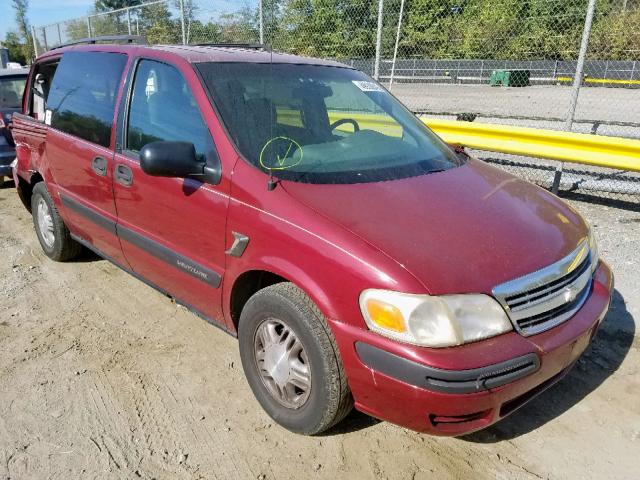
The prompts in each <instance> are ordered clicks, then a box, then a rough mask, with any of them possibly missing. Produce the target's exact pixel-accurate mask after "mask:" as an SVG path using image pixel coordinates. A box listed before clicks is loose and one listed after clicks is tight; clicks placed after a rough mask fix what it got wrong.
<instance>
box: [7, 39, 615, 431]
mask: <svg viewBox="0 0 640 480" xmlns="http://www.w3.org/2000/svg"><path fill="white" fill-rule="evenodd" d="M13 125H14V126H13V135H14V138H15V141H16V146H17V162H16V164H15V167H14V173H13V175H14V180H15V183H16V186H17V189H18V193H19V195H20V197H21V199H22V200H23V202H24V204H25V206H26V207H27V208H28V209H29V210H30V211H31V212H32V214H33V219H34V225H35V230H36V233H37V236H38V239H39V241H40V244H41V245H42V248H43V250H44V252H45V253H46V254H47V255H48V256H49V257H50V258H52V259H53V260H57V261H64V260H70V259H72V258H73V257H74V256H75V255H77V254H78V253H79V252H80V250H81V248H82V247H83V246H84V247H86V248H89V249H91V250H93V251H94V252H96V253H98V254H99V255H101V256H102V257H104V258H106V259H108V260H110V261H111V262H113V263H114V264H116V265H117V266H119V267H121V268H122V269H123V270H126V271H127V272H130V273H131V274H133V275H135V276H136V277H138V278H140V279H141V280H143V281H144V282H146V283H148V284H149V285H151V286H153V287H154V288H156V289H158V290H160V291H161V292H163V293H165V294H167V295H169V296H171V297H173V298H175V300H176V301H177V302H179V303H181V304H183V305H185V306H186V307H187V308H189V309H191V310H192V311H193V312H195V313H196V314H198V315H200V316H202V317H203V318H205V319H206V320H208V321H210V322H211V323H213V324H214V325H216V326H218V327H220V328H222V329H223V330H225V331H227V332H228V333H230V334H231V335H234V336H237V337H238V340H239V348H240V356H241V358H242V364H243V367H244V371H245V374H246V377H247V380H248V382H249V385H250V386H251V388H252V390H253V392H254V394H255V396H256V398H257V399H258V401H259V402H260V404H261V405H262V407H263V408H264V410H265V411H266V412H267V413H268V414H269V415H270V416H271V417H272V418H273V419H274V420H275V421H276V422H278V423H279V424H281V425H282V426H284V427H285V428H287V429H289V430H291V431H294V432H298V433H303V434H317V433H319V432H322V431H325V430H327V429H328V428H330V427H332V426H333V425H335V424H336V423H338V422H339V421H340V420H341V419H343V418H344V417H345V415H347V413H348V412H349V411H350V410H351V408H352V407H353V406H355V407H356V408H357V409H358V410H360V411H362V412H365V413H367V414H369V415H372V416H374V417H378V418H381V419H384V420H388V421H390V422H394V423H396V424H399V425H402V426H405V427H408V428H411V429H414V430H417V431H421V432H428V433H431V434H436V435H461V434H465V433H468V432H471V431H474V430H478V429H480V428H483V427H486V426H488V425H491V424H492V423H494V422H496V421H498V420H499V419H501V418H503V417H505V416H506V415H508V414H509V413H511V412H513V411H514V410H515V409H517V408H518V407H520V406H522V405H523V404H524V403H526V402H527V401H528V400H530V399H531V398H533V397H534V396H535V395H536V394H538V393H540V392H541V391H543V390H544V389H545V388H547V387H548V386H550V385H552V384H553V383H555V382H557V381H558V380H559V379H561V378H562V377H563V376H564V375H565V374H566V372H567V371H568V370H569V369H570V368H571V366H572V365H573V364H574V362H575V361H576V359H577V358H578V357H579V356H580V354H581V353H582V352H583V351H584V350H585V348H586V347H587V345H588V344H589V342H590V341H591V339H592V338H593V336H594V335H595V333H596V330H597V329H598V326H599V325H600V322H601V321H602V319H603V317H604V316H605V313H606V312H607V308H608V306H609V301H610V296H611V292H612V284H613V278H612V274H611V271H610V270H609V267H608V266H607V265H606V264H605V263H604V262H602V261H601V260H599V258H598V253H597V248H596V243H595V240H594V238H593V234H592V232H591V230H590V228H589V226H588V225H587V224H586V223H585V221H584V220H583V219H582V218H581V217H580V215H579V214H578V213H577V212H576V211H575V210H573V209H572V208H571V207H570V206H568V205H567V204H565V203H564V202H562V201H561V200H559V199H558V198H557V197H555V196H554V195H551V194H550V193H548V192H547V191H545V190H543V189H541V188H538V187H536V186H534V185H531V184H529V183H527V182H524V181H522V180H520V179H518V178H516V177H513V176H511V175H509V174H507V173H505V172H503V171H501V170H499V169H496V168H494V167H492V166H489V165H487V164H485V163H483V162H481V161H478V160H475V159H473V158H469V157H468V156H467V155H466V154H464V153H463V152H461V151H458V150H454V149H452V148H450V147H449V146H448V145H446V144H445V143H444V142H443V141H442V140H440V139H439V138H438V137H437V136H436V135H434V133H433V132H431V131H430V130H429V129H428V128H427V127H426V126H425V125H424V124H423V123H422V122H421V121H420V120H419V119H417V118H416V117H415V116H414V115H413V114H412V113H411V112H410V111H408V110H407V109H406V108H405V107H404V106H403V105H402V104H401V103H400V102H398V101H397V100H396V99H395V98H394V97H393V96H391V95H390V94H389V93H388V92H387V91H386V90H385V89H384V88H382V87H381V86H380V85H379V84H378V83H376V82H375V81H373V80H372V79H371V78H369V77H368V76H367V75H365V74H363V73H361V72H359V71H357V70H354V69H353V68H350V67H347V66H345V65H342V64H339V63H336V62H331V61H325V60H317V59H312V58H303V57H298V56H292V55H285V54H280V53H275V52H271V51H269V50H267V49H263V48H259V47H252V46H248V45H247V46H237V45H236V46H220V45H208V46H146V45H137V44H129V45H115V44H88V45H73V46H67V47H64V48H58V49H55V50H53V51H50V52H48V53H46V54H45V55H43V56H42V57H40V58H39V59H38V60H37V61H36V62H35V64H34V65H33V66H32V68H31V72H30V75H29V80H28V84H27V93H26V94H25V96H24V100H23V112H22V114H16V115H15V116H14V123H13ZM213 348H215V347H213Z"/></svg>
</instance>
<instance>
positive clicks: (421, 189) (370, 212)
mask: <svg viewBox="0 0 640 480" xmlns="http://www.w3.org/2000/svg"><path fill="white" fill-rule="evenodd" d="M282 184H283V187H284V188H285V190H286V191H287V192H288V194H289V195H291V196H292V197H293V198H295V199H296V200H298V201H299V202H301V203H303V204H305V205H306V206H308V207H310V208H312V209H313V210H315V211H316V212H318V213H320V214H321V215H324V216H326V217H328V218H329V219H331V220H333V221H334V222H336V223H338V224H339V225H341V226H342V227H344V228H346V229H348V230H350V231H351V232H352V233H354V234H355V235H358V236H359V237H361V238H362V239H363V240H364V241H366V242H368V243H370V244H372V245H373V246H375V247H376V248H378V249H379V250H381V251H382V252H384V253H385V254H386V255H388V256H390V257H391V258H393V259H394V260H395V261H396V262H398V263H399V264H401V265H402V266H403V267H404V268H406V269H407V270H408V271H409V272H410V273H411V274H413V275H414V276H415V277H416V278H417V279H418V280H419V281H420V282H421V283H422V284H423V285H424V286H425V288H426V289H427V291H429V292H430V293H431V294H434V295H437V294H446V293H491V290H492V288H493V287H495V286H496V285H498V284H500V283H502V282H505V281H507V280H512V279H514V278H517V277H520V276H522V275H525V274H527V273H531V272H534V271H536V270H538V269H540V268H542V267H545V266H547V265H550V264H552V263H554V262H555V261H557V260H559V259H561V258H562V257H564V256H566V255H568V254H569V253H570V252H571V251H572V250H574V249H575V248H576V246H577V245H578V243H579V241H580V240H581V239H583V238H584V237H585V236H586V233H587V228H586V225H585V223H584V221H583V220H582V218H581V217H580V215H579V214H578V213H577V212H576V211H575V210H573V209H572V208H571V207H570V206H569V205H567V204H566V203H564V202H563V201H561V200H560V199H559V198H557V197H556V196H554V195H552V194H550V193H548V192H547V191H545V190H543V189H541V188H539V187H537V186H535V185H532V184H530V183H528V182H525V181H523V180H520V179H518V178H516V177H514V176H512V175H510V174H508V173H506V172H504V171H502V170H499V169H497V168H495V167H492V166H490V165H488V164H486V163H484V162H481V161H479V160H470V161H468V162H467V163H466V164H464V165H463V166H460V167H457V168H453V169H450V170H447V171H444V172H439V173H432V174H428V175H421V176H417V177H412V178H406V179H401V180H393V181H387V182H376V183H362V184H349V185H317V184H306V183H296V182H282Z"/></svg>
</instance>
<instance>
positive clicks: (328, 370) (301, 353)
mask: <svg viewBox="0 0 640 480" xmlns="http://www.w3.org/2000/svg"><path fill="white" fill-rule="evenodd" d="M238 340H239V344H240V357H241V359H242V366H243V368H244V372H245V375H246V377H247V380H248V382H249V385H250V386H251V389H252V390H253V393H254V395H255V396H256V398H257V399H258V401H259V402H260V404H261V405H262V408H264V410H265V411H266V412H267V413H268V414H269V415H270V416H271V417H272V418H273V419H274V420H275V421H276V422H278V423H279V424H280V425H282V426H283V427H285V428H287V429H289V430H291V431H293V432H296V433H302V434H306V435H314V434H317V433H321V432H323V431H325V430H327V429H329V428H331V427H332V426H334V425H335V424H336V423H338V422H339V421H340V420H342V419H343V418H344V417H345V416H346V415H347V414H348V413H349V412H350V411H351V408H352V406H353V400H352V397H351V392H350V390H349V387H348V385H347V381H346V376H345V373H344V368H343V366H342V361H341V360H340V355H339V352H338V348H337V346H336V343H335V339H334V338H333V334H332V333H331V330H330V329H329V326H328V325H327V322H326V320H325V318H324V316H323V315H322V313H321V312H320V311H319V309H318V307H316V305H315V304H314V303H313V302H312V301H311V299H309V297H307V296H306V295H305V293H304V292H303V291H302V290H300V289H299V288H298V287H296V286H295V285H293V284H291V283H279V284H276V285H272V286H270V287H267V288H264V289H263V290H260V291H259V292H257V293H256V294H255V295H254V296H253V297H251V298H250V299H249V301H248V302H247V304H246V305H245V307H244V308H243V310H242V314H241V316H240V325H239V329H238Z"/></svg>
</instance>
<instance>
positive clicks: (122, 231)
mask: <svg viewBox="0 0 640 480" xmlns="http://www.w3.org/2000/svg"><path fill="white" fill-rule="evenodd" d="M132 82H133V84H132V85H131V87H130V89H129V90H130V93H129V98H128V111H126V112H124V114H123V115H121V118H122V120H121V125H122V129H123V135H122V137H120V135H119V136H118V138H119V141H122V142H123V145H122V149H121V151H119V152H116V156H115V166H114V192H115V201H116V207H117V211H118V227H117V229H118V235H119V237H120V240H121V243H122V248H123V251H124V254H125V256H126V258H127V260H128V262H129V264H130V265H131V268H132V269H133V270H134V272H135V273H137V274H138V275H140V276H141V277H143V278H144V279H146V280H147V281H149V282H150V283H151V284H153V285H154V286H155V287H157V288H160V289H161V290H163V291H165V292H167V293H169V294H170V295H172V296H173V297H175V298H176V300H178V301H179V302H180V303H183V304H185V305H187V306H188V307H190V308H191V309H193V310H195V311H197V312H200V313H201V314H204V315H205V316H206V317H208V318H210V319H215V320H218V321H222V319H223V316H222V309H221V290H222V289H221V288H220V286H221V281H222V275H223V271H224V262H225V253H224V245H225V221H226V213H227V205H228V201H229V197H228V183H226V181H225V180H222V182H221V183H220V184H218V185H210V184H205V183H202V182H200V181H198V180H194V179H183V178H161V177H152V176H149V175H147V174H145V173H144V172H143V171H142V169H141V168H140V163H139V160H138V152H139V151H140V149H141V148H142V147H143V146H144V145H146V144H147V143H150V142H153V141H160V140H163V141H186V142H191V143H193V144H194V146H195V150H196V154H197V155H198V156H200V157H201V158H202V159H203V160H210V159H211V158H213V156H216V155H217V153H216V150H215V145H214V142H213V139H212V136H211V133H210V132H209V129H208V127H207V124H206V123H205V121H204V119H203V116H202V114H201V112H200V110H199V108H198V104H197V102H196V99H195V96H194V93H193V92H194V88H198V89H200V91H199V92H198V94H199V97H200V98H201V99H202V98H205V99H206V96H205V95H204V92H203V91H202V87H201V86H200V85H199V84H198V83H197V81H194V82H193V83H189V82H188V81H187V80H186V79H185V76H183V75H182V73H181V72H180V71H179V70H178V69H177V68H176V67H174V66H172V65H169V64H166V63H162V62H159V61H155V60H151V59H142V60H140V61H139V62H138V64H137V66H136V69H135V73H134V75H133V79H132ZM205 101H206V100H205ZM120 139H121V140H120Z"/></svg>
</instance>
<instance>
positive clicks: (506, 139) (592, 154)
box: [277, 109, 640, 172]
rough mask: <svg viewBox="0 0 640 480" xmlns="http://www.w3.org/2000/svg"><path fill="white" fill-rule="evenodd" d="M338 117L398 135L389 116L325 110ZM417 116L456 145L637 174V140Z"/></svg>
mask: <svg viewBox="0 0 640 480" xmlns="http://www.w3.org/2000/svg"><path fill="white" fill-rule="evenodd" d="M277 116H278V122H279V123H282V124H287V125H292V126H302V120H301V118H300V112H298V111H295V110H288V109H282V110H280V109H278V111H277ZM341 118H349V119H352V120H355V121H356V122H357V123H358V125H359V127H360V128H366V129H369V130H376V131H378V132H380V133H384V134H385V135H390V136H397V137H400V136H402V127H401V126H400V125H399V124H398V123H397V122H395V121H394V120H393V119H392V118H391V117H390V116H388V115H384V114H374V113H359V112H358V113H356V112H339V111H329V121H330V122H335V121H336V120H339V119H341ZM420 119H421V120H422V121H423V122H424V123H425V124H426V125H427V126H429V128H431V129H432V130H433V131H434V132H435V133H436V134H437V135H438V136H440V138H442V139H443V140H444V141H445V142H447V143H450V144H454V145H462V146H465V147H469V148H473V149H476V150H486V151H490V152H500V153H509V154H512V155H522V156H525V157H536V158H546V159H549V160H558V161H562V162H572V163H582V164H586V165H595V166H598V167H607V168H615V169H619V170H631V171H635V172H640V140H634V139H630V138H620V137H607V136H603V135H589V134H585V133H574V132H563V131H560V130H545V129H540V128H527V127H515V126H511V125H499V124H492V123H477V122H462V121H457V120H441V119H435V118H426V117H421V118H420ZM338 130H341V131H347V132H348V131H353V126H352V125H350V124H343V125H340V126H339V127H338Z"/></svg>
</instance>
